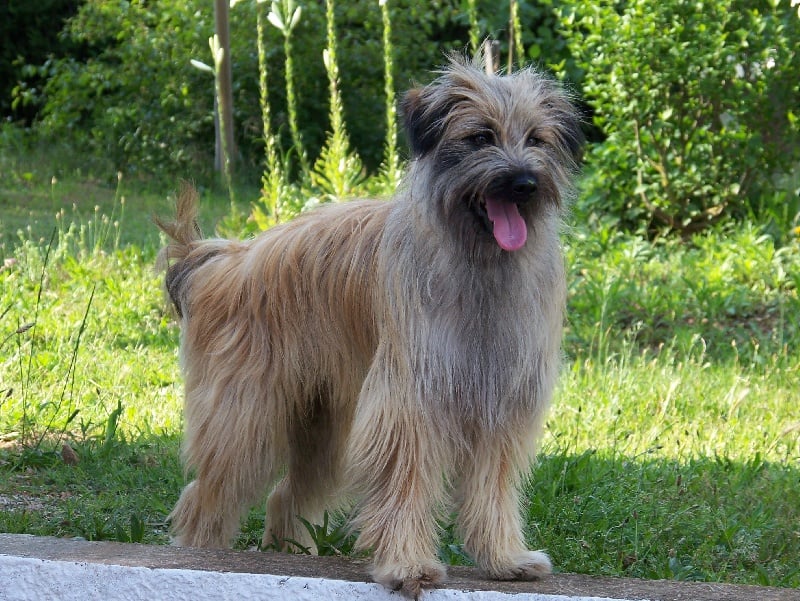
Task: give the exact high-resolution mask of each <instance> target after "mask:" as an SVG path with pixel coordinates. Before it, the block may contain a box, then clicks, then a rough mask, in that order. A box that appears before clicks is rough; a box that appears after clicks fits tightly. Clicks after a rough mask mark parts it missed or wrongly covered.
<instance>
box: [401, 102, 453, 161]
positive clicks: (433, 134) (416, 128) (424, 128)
mask: <svg viewBox="0 0 800 601" xmlns="http://www.w3.org/2000/svg"><path fill="white" fill-rule="evenodd" d="M431 96H432V94H431V91H430V88H414V89H412V90H409V91H408V92H406V95H405V96H404V97H403V102H402V104H401V105H400V110H401V113H402V115H403V123H404V124H405V129H406V135H407V137H408V145H409V148H410V149H411V157H412V158H415V159H418V158H420V157H421V156H423V155H424V154H426V153H428V152H430V151H431V150H433V148H434V147H435V146H436V143H437V141H439V140H440V139H441V138H442V134H443V133H444V132H443V131H442V130H443V129H444V118H445V116H446V115H447V113H448V112H449V110H450V107H449V106H446V105H444V104H443V105H442V106H439V107H436V106H434V103H433V101H432V98H431Z"/></svg>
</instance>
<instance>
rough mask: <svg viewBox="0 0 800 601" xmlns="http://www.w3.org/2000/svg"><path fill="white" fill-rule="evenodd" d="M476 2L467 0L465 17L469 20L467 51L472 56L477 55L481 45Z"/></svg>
mask: <svg viewBox="0 0 800 601" xmlns="http://www.w3.org/2000/svg"><path fill="white" fill-rule="evenodd" d="M476 4H477V2H476V0H467V17H468V18H469V49H470V51H471V52H472V56H475V55H476V54H478V49H479V48H480V45H481V27H480V24H479V23H478V7H477V6H476Z"/></svg>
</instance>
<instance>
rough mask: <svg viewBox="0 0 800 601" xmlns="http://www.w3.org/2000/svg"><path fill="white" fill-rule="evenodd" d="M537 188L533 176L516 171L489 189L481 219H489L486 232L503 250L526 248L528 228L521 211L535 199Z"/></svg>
mask: <svg viewBox="0 0 800 601" xmlns="http://www.w3.org/2000/svg"><path fill="white" fill-rule="evenodd" d="M538 187H539V184H538V181H537V179H536V176H535V175H534V174H533V173H530V172H527V171H517V172H512V173H510V174H508V175H506V176H504V177H501V178H498V179H497V180H496V181H495V182H493V183H492V185H490V186H489V187H488V188H487V190H486V194H485V196H484V197H483V199H482V202H481V211H480V216H481V217H482V218H485V219H486V222H485V225H487V229H488V230H489V231H490V232H491V233H492V235H493V236H494V239H495V241H496V242H497V244H498V245H499V246H500V248H502V249H503V250H505V251H509V252H513V251H516V250H519V249H521V248H522V247H523V246H524V245H525V241H526V240H527V239H528V225H527V224H526V223H525V219H524V218H523V217H522V214H521V213H520V211H519V207H520V205H524V204H526V203H528V202H530V201H531V200H532V199H533V197H534V196H535V194H536V190H537V189H538Z"/></svg>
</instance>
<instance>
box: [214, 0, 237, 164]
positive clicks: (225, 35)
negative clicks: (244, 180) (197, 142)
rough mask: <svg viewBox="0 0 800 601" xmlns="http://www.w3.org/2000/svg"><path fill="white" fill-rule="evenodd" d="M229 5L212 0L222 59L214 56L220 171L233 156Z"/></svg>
mask: <svg viewBox="0 0 800 601" xmlns="http://www.w3.org/2000/svg"><path fill="white" fill-rule="evenodd" d="M229 7H230V0H214V27H215V32H216V34H217V39H218V40H219V47H220V49H221V50H222V57H221V60H220V61H219V62H218V63H217V61H216V58H215V71H216V77H217V85H216V89H217V92H218V97H217V103H216V107H217V111H218V119H219V127H218V128H216V132H217V140H216V142H217V143H216V153H215V154H216V156H215V167H216V168H217V170H220V171H223V172H224V171H225V169H232V168H233V157H235V156H236V147H235V143H234V136H233V76H232V74H231V33H230V25H229V20H228V11H229ZM225 162H227V163H228V164H227V165H225V164H224V163H225Z"/></svg>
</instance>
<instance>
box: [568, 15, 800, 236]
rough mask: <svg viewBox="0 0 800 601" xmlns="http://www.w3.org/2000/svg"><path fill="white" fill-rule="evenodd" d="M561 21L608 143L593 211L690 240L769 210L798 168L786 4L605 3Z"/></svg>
mask: <svg viewBox="0 0 800 601" xmlns="http://www.w3.org/2000/svg"><path fill="white" fill-rule="evenodd" d="M561 17H562V23H563V25H564V27H565V30H566V33H567V35H568V37H569V47H570V49H571V51H572V53H573V55H574V57H575V58H576V60H577V62H578V64H579V66H580V67H581V68H582V69H583V70H584V79H583V91H584V93H585V95H586V98H587V100H588V102H589V103H590V104H591V106H592V107H593V109H594V111H595V116H594V119H595V124H596V125H597V126H599V127H600V129H601V130H602V131H603V132H604V134H605V136H606V139H605V140H604V142H603V143H601V144H597V145H595V146H594V147H593V148H592V149H591V150H590V152H589V156H588V172H589V177H588V178H587V181H586V187H587V190H586V195H585V205H584V208H585V209H587V210H588V211H590V212H601V211H602V212H604V213H607V212H611V213H613V214H614V215H615V216H616V218H617V219H619V221H620V222H621V223H622V224H624V225H626V226H633V225H636V224H639V223H641V222H642V221H644V222H645V223H647V224H648V225H649V226H650V227H651V228H663V227H664V226H666V227H667V228H669V229H672V230H677V231H679V232H681V233H683V234H688V233H691V232H693V231H697V230H700V229H703V228H705V227H707V226H708V225H709V224H712V223H714V222H716V221H719V220H720V219H722V218H723V217H725V216H728V215H734V216H737V215H739V216H741V215H742V214H746V213H749V212H750V211H751V210H752V209H753V208H754V207H756V208H758V207H759V206H761V208H763V206H762V205H760V204H759V203H758V202H756V200H755V199H758V198H759V197H761V196H762V195H763V194H764V193H765V191H769V190H771V189H774V185H773V184H772V180H773V178H774V177H775V176H777V175H778V174H780V173H785V172H787V171H788V170H789V169H790V168H791V167H792V165H794V164H796V163H797V161H798V160H800V150H799V149H800V129H799V128H798V126H799V125H800V123H798V117H800V115H798V113H797V111H798V98H800V95H799V94H798V92H799V91H800V88H799V87H798V82H800V18H798V15H797V14H796V9H795V8H791V7H790V6H789V3H788V2H778V1H775V0H772V1H768V0H766V1H758V2H755V3H753V2H744V1H737V2H734V3H733V5H731V3H730V2H726V1H723V0H712V1H710V2H693V1H690V0H665V1H664V2H658V3H653V2H649V1H647V0H630V1H627V2H624V3H619V2H616V1H613V0H600V1H598V2H593V3H590V4H587V3H573V4H571V5H570V6H565V7H562V9H561ZM795 194H796V193H795ZM786 200H787V198H786V196H777V197H775V202H785V201H786Z"/></svg>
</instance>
